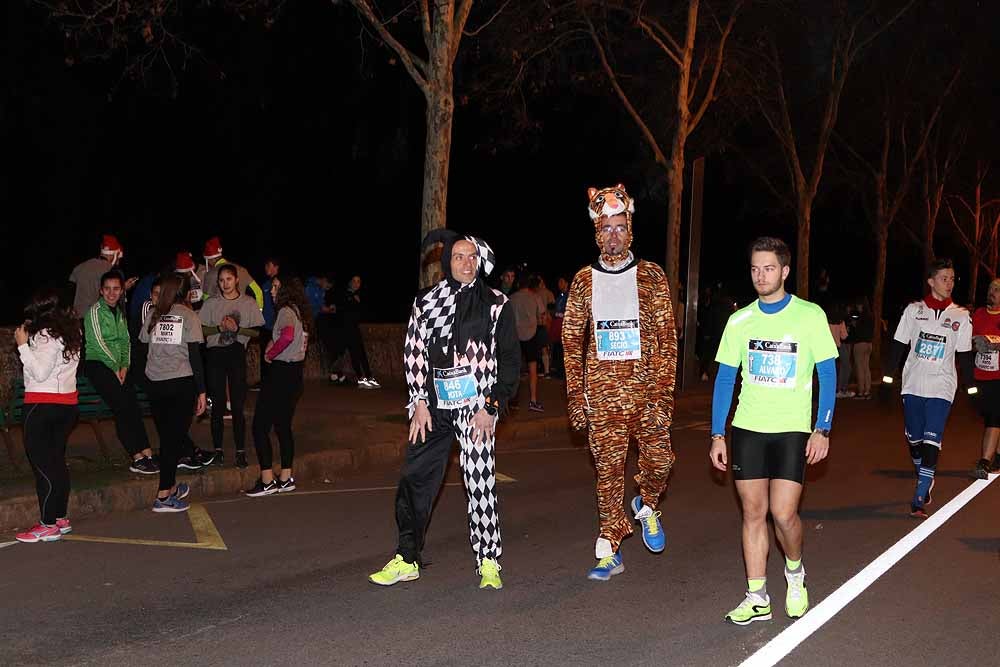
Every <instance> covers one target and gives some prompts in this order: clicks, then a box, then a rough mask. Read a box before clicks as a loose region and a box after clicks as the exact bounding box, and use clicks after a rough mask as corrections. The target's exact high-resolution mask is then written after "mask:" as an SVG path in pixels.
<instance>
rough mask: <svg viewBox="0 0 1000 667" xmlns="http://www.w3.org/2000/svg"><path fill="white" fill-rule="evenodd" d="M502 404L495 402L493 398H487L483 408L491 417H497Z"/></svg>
mask: <svg viewBox="0 0 1000 667" xmlns="http://www.w3.org/2000/svg"><path fill="white" fill-rule="evenodd" d="M499 409H500V404H499V403H497V402H495V401H494V399H492V398H487V399H486V403H485V404H484V405H483V410H486V414H488V415H489V416H491V417H496V416H497V412H499Z"/></svg>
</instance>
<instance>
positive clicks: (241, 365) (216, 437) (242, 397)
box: [208, 343, 247, 452]
mask: <svg viewBox="0 0 1000 667" xmlns="http://www.w3.org/2000/svg"><path fill="white" fill-rule="evenodd" d="M227 382H228V384H229V403H230V406H231V411H232V417H233V441H234V442H235V443H236V451H238V452H242V451H243V450H244V449H246V417H244V416H243V405H244V404H245V403H246V399H247V353H246V348H245V347H243V346H242V345H240V344H239V343H233V344H232V345H227V346H225V347H210V348H208V395H209V397H210V398H211V399H212V446H213V447H215V449H218V450H221V449H222V431H223V423H222V419H223V413H225V407H226V383H227Z"/></svg>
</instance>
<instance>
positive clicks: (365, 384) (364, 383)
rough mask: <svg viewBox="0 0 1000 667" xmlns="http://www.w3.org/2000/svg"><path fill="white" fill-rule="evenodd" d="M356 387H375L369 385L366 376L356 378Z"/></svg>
mask: <svg viewBox="0 0 1000 667" xmlns="http://www.w3.org/2000/svg"><path fill="white" fill-rule="evenodd" d="M358 388H359V389H374V388H375V387H373V386H371V383H370V382H369V381H368V378H358Z"/></svg>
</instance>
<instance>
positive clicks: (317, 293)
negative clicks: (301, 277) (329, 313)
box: [306, 278, 326, 319]
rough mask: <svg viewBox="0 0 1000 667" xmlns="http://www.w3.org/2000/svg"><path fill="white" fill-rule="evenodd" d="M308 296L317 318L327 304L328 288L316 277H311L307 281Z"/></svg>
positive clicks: (314, 315) (313, 313)
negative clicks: (324, 287)
mask: <svg viewBox="0 0 1000 667" xmlns="http://www.w3.org/2000/svg"><path fill="white" fill-rule="evenodd" d="M306 298H307V299H309V306H310V308H312V315H313V319H315V318H316V316H317V315H319V313H320V311H321V310H322V309H323V306H324V305H325V304H326V290H325V289H323V287H322V286H321V285H320V284H319V281H318V280H317V279H316V278H310V279H309V280H307V281H306Z"/></svg>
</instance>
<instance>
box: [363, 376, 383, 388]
mask: <svg viewBox="0 0 1000 667" xmlns="http://www.w3.org/2000/svg"><path fill="white" fill-rule="evenodd" d="M366 379H367V380H368V388H369V389H381V388H382V385H380V384H379V383H378V381H377V380H376V379H375V378H366Z"/></svg>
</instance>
